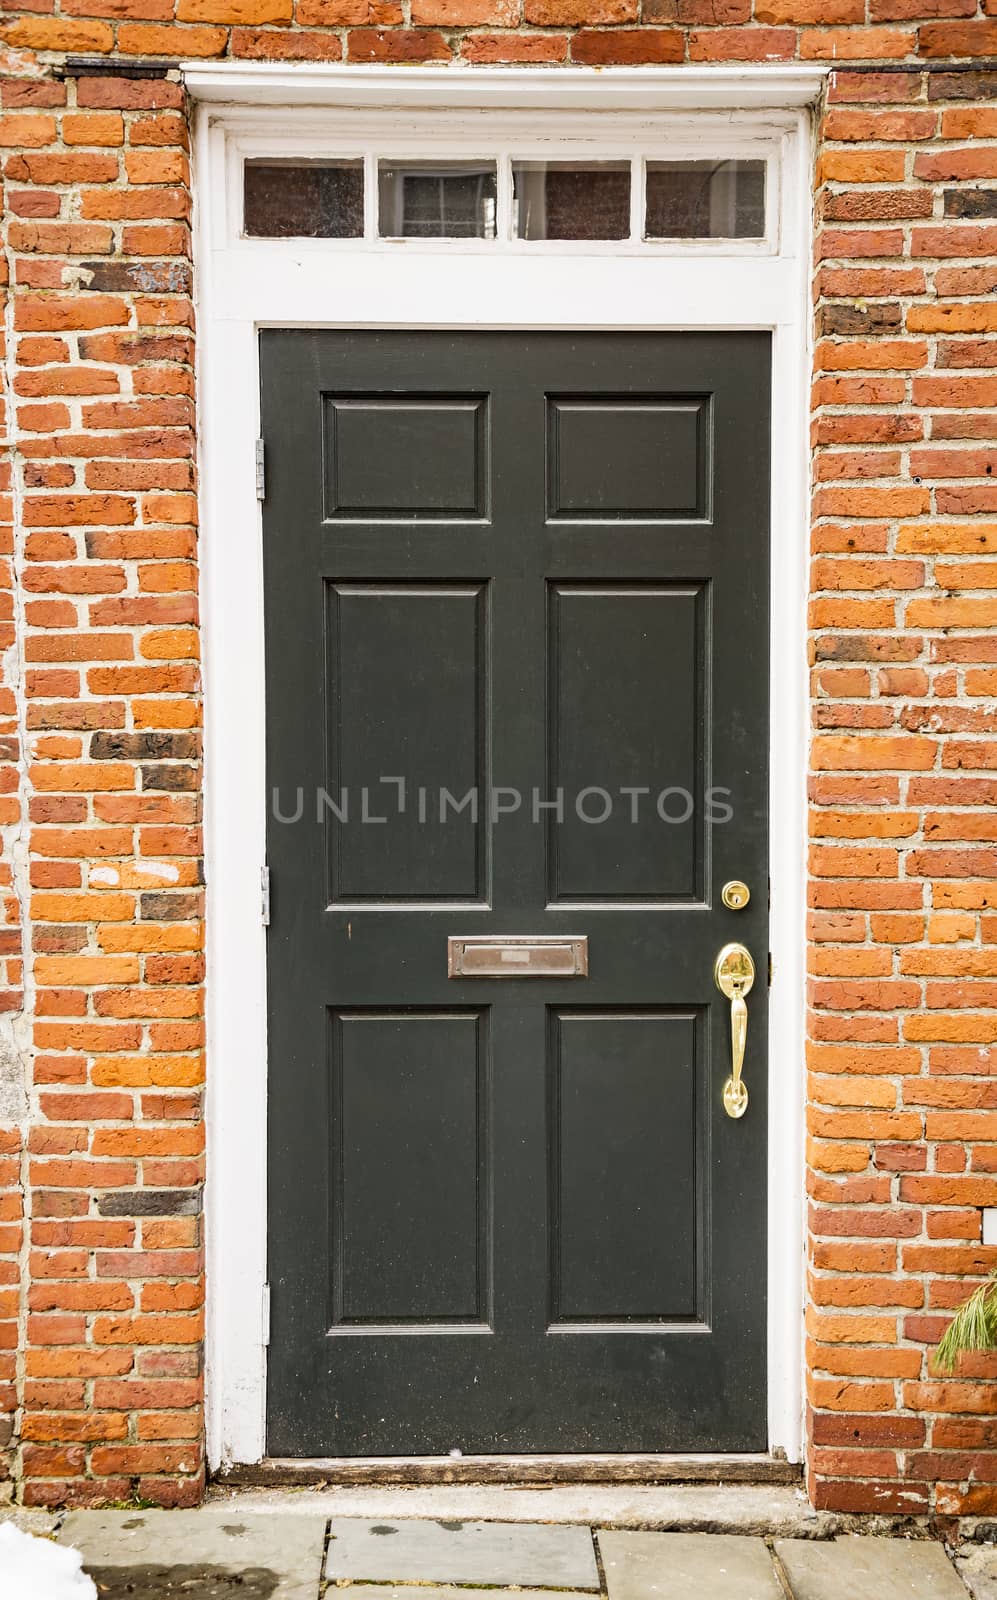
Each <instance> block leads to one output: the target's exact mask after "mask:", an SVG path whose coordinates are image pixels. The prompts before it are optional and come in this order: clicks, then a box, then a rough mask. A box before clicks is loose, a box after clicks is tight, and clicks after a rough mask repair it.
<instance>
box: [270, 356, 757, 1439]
mask: <svg viewBox="0 0 997 1600" xmlns="http://www.w3.org/2000/svg"><path fill="white" fill-rule="evenodd" d="M261 346H262V398H263V433H264V437H265V442H266V466H267V498H266V501H265V506H264V565H265V595H266V661H267V667H266V671H267V704H268V724H267V806H268V819H269V820H268V849H269V862H270V867H271V874H272V876H271V894H272V913H271V925H270V928H269V934H268V940H269V946H268V948H269V958H268V983H269V1061H270V1068H269V1107H270V1110H269V1138H270V1146H269V1217H270V1222H269V1277H270V1284H271V1305H272V1324H271V1341H270V1349H269V1390H268V1415H269V1431H268V1449H269V1453H270V1454H271V1455H277V1456H294V1455H298V1456H334V1455H390V1454H396V1455H398V1454H401V1455H421V1454H445V1453H447V1452H449V1451H461V1452H463V1453H464V1454H469V1453H493V1452H510V1453H519V1452H531V1451H532V1452H566V1451H578V1452H594V1451H675V1450H683V1451H686V1450H714V1451H717V1450H758V1449H764V1448H765V1445H766V1396H765V1371H766V1343H765V1308H766V1285H765V1271H766V1015H765V1013H766V1001H767V984H766V965H767V951H768V942H767V940H768V926H767V925H768V915H767V901H768V887H767V882H768V865H767V809H768V780H767V760H768V754H767V753H768V678H769V667H768V590H769V549H768V547H769V536H768V479H769V439H768V419H769V385H770V376H769V375H770V350H769V339H768V336H767V335H763V334H754V333H745V334H641V335H636V334H633V335H631V334H601V333H593V334H557V333H539V334H527V333H448V332H434V333H376V332H356V333H341V332H314V331H293V332H292V331H288V332H285V331H276V332H266V333H264V334H263V335H262V336H261ZM248 625H249V624H248V619H247V626H248ZM735 879H737V880H743V881H744V882H745V883H746V884H747V886H748V888H749V890H750V893H751V898H750V901H749V903H748V905H747V906H746V907H745V908H744V909H742V910H730V909H727V908H726V907H725V906H724V905H723V903H722V899H721V892H722V889H723V886H724V885H725V883H727V882H728V881H730V880H735ZM552 935H558V936H560V941H559V942H556V943H555V948H554V950H553V951H551V950H550V949H549V947H547V948H545V947H542V946H537V947H535V948H533V949H531V947H530V946H529V945H528V944H527V945H522V944H515V943H512V942H511V941H512V940H514V939H520V940H521V939H525V938H529V937H530V936H534V937H540V936H545V937H546V938H548V939H549V938H550V937H551V936H552ZM481 936H487V937H490V938H494V937H496V936H504V938H505V940H506V943H505V944H504V945H500V946H499V947H497V948H492V949H491V950H489V949H486V950H485V951H484V952H483V953H482V952H481V951H480V950H479V951H476V952H475V951H473V950H472V951H471V952H470V953H468V954H466V955H465V956H464V957H461V954H460V951H459V949H457V950H454V949H450V948H449V941H451V940H453V939H460V940H467V939H474V938H476V937H481ZM571 939H576V940H577V941H585V942H584V943H581V942H580V943H578V944H576V945H572V944H571V943H570V940H571ZM730 941H739V942H741V943H743V944H744V945H745V946H746V948H747V949H748V950H749V951H750V953H751V955H752V957H753V959H754V962H755V965H756V969H757V976H756V979H755V983H754V987H753V988H752V990H751V992H750V994H749V995H748V997H747V1008H748V1027H747V1048H746V1054H745V1061H744V1082H745V1084H746V1086H747V1089H748V1092H749V1096H750V1099H749V1104H748V1109H747V1112H746V1114H745V1115H744V1116H743V1117H741V1118H740V1119H737V1120H735V1119H732V1118H731V1117H729V1116H728V1115H727V1114H726V1112H725V1109H724V1105H723V1100H722V1093H723V1086H724V1082H725V1079H726V1078H727V1077H728V1075H729V1073H730V1070H731V1020H730V1010H731V1007H730V1001H729V1000H728V999H726V998H724V996H723V995H722V994H720V993H719V991H718V989H717V987H716V984H715V982H714V971H713V969H714V962H715V959H716V956H717V953H718V951H719V950H720V949H721V947H722V946H723V945H725V944H727V943H728V942H730ZM579 952H584V954H587V974H586V973H585V972H584V971H583V970H575V969H576V968H578V967H581V968H583V967H584V954H580V953H579ZM448 960H449V964H450V965H449V966H448ZM462 960H463V961H464V963H465V967H466V966H467V965H468V964H469V965H472V966H474V965H476V967H477V974H479V975H473V976H468V975H462V974H461V972H460V971H459V970H458V975H456V976H452V975H450V966H454V965H456V967H457V968H458V969H460V966H461V961H462ZM545 963H546V967H545ZM552 966H553V969H554V970H552V969H551V967H552ZM493 969H494V970H497V971H498V972H499V973H500V974H501V975H499V976H486V975H480V974H482V973H483V972H489V971H491V970H493ZM507 972H508V974H509V975H506V973H507ZM569 973H570V975H569Z"/></svg>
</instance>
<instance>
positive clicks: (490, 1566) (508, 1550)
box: [325, 1517, 599, 1600]
mask: <svg viewBox="0 0 997 1600" xmlns="http://www.w3.org/2000/svg"><path fill="white" fill-rule="evenodd" d="M325 1575H326V1577H327V1578H330V1579H337V1578H354V1579H365V1580H366V1581H367V1582H368V1583H383V1584H397V1583H400V1582H404V1583H416V1584H442V1585H450V1584H459V1583H473V1584H483V1585H494V1586H496V1587H498V1586H502V1585H508V1584H515V1585H516V1586H518V1587H522V1588H529V1589H588V1590H593V1589H598V1588H599V1572H598V1568H597V1567H596V1562H595V1550H594V1548H593V1545H592V1535H591V1533H590V1531H589V1529H588V1528H583V1527H571V1526H566V1525H564V1524H557V1523H555V1524H548V1525H545V1524H542V1523H519V1524H514V1523H507V1522H505V1523H500V1522H459V1521H446V1522H425V1521H415V1520H412V1521H395V1522H388V1521H383V1522H375V1521H369V1520H367V1519H361V1518H345V1517H337V1518H334V1520H333V1522H332V1524H331V1527H330V1536H329V1553H328V1557H327V1559H326V1568H325ZM416 1600H418V1597H416Z"/></svg>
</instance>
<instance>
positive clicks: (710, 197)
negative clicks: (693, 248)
mask: <svg viewBox="0 0 997 1600" xmlns="http://www.w3.org/2000/svg"><path fill="white" fill-rule="evenodd" d="M764 235H765V163H764V161H649V162H648V163H647V206H646V212H645V226H644V237H645V238H647V239H761V238H764Z"/></svg>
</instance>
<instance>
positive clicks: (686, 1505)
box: [207, 1478, 922, 1539]
mask: <svg viewBox="0 0 997 1600" xmlns="http://www.w3.org/2000/svg"><path fill="white" fill-rule="evenodd" d="M207 1504H208V1507H209V1508H211V1507H215V1508H220V1507H225V1508H226V1509H227V1510H228V1511H230V1512H233V1513H235V1514H236V1515H237V1516H243V1515H246V1516H249V1515H251V1514H253V1513H255V1512H261V1513H269V1514H271V1515H276V1514H290V1515H294V1514H300V1515H305V1516H315V1515H324V1516H327V1517H358V1518H367V1519H372V1520H376V1521H378V1522H384V1523H389V1522H397V1521H405V1520H409V1519H413V1518H414V1519H422V1520H433V1521H441V1522H453V1523H461V1522H524V1523H526V1522H544V1523H551V1522H554V1523H582V1524H587V1525H588V1526H592V1527H600V1528H631V1529H645V1530H651V1531H660V1532H683V1533H746V1534H758V1535H761V1536H763V1537H783V1538H795V1539H815V1538H816V1539H824V1538H830V1537H831V1536H833V1535H834V1534H835V1533H839V1532H843V1531H846V1530H855V1531H859V1530H861V1531H862V1532H867V1533H868V1532H881V1533H891V1532H895V1531H897V1529H898V1525H899V1524H901V1523H903V1525H904V1530H905V1531H906V1532H908V1533H914V1532H915V1526H916V1525H915V1523H914V1519H900V1518H895V1517H882V1518H878V1517H868V1516H865V1517H849V1516H843V1515H839V1514H838V1513H834V1512H817V1511H815V1510H814V1509H813V1507H812V1506H811V1505H810V1504H809V1502H808V1501H807V1497H806V1495H805V1493H804V1491H803V1488H802V1486H800V1485H798V1484H797V1485H793V1484H757V1483H754V1484H752V1483H743V1484H720V1483H696V1484H691V1483H685V1484H639V1483H629V1484H612V1483H591V1484H581V1483H576V1484H566V1483H559V1484H547V1485H541V1484H529V1485H527V1484H520V1485H514V1484H468V1483H465V1484H460V1483H457V1484H454V1483H450V1484H412V1485H409V1486H407V1487H397V1486H391V1485H384V1484H381V1485H363V1484H345V1485H343V1484H340V1485H334V1484H329V1483H327V1482H326V1483H323V1484H322V1485H314V1486H309V1485H305V1484H301V1485H298V1486H296V1487H288V1486H287V1485H282V1486H280V1487H262V1488H261V1487H253V1488H249V1487H241V1488H240V1487H235V1486H233V1485H232V1483H231V1480H230V1479H225V1478H216V1479H215V1480H214V1481H213V1483H212V1485H211V1487H210V1489H209V1492H208V1500H207ZM916 1531H917V1532H921V1531H922V1530H919V1529H918V1530H916Z"/></svg>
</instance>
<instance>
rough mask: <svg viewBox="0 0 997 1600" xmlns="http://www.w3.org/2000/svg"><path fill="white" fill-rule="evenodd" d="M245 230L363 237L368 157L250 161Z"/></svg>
mask: <svg viewBox="0 0 997 1600" xmlns="http://www.w3.org/2000/svg"><path fill="white" fill-rule="evenodd" d="M244 170H245V202H244V213H243V214H244V219H245V221H244V227H245V232H246V233H247V234H249V235H250V237H252V238H254V239H291V238H304V239H359V238H361V237H362V235H363V162H361V161H329V162H318V161H303V162H291V161H288V162H275V161H247V162H246V165H245V169H244Z"/></svg>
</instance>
